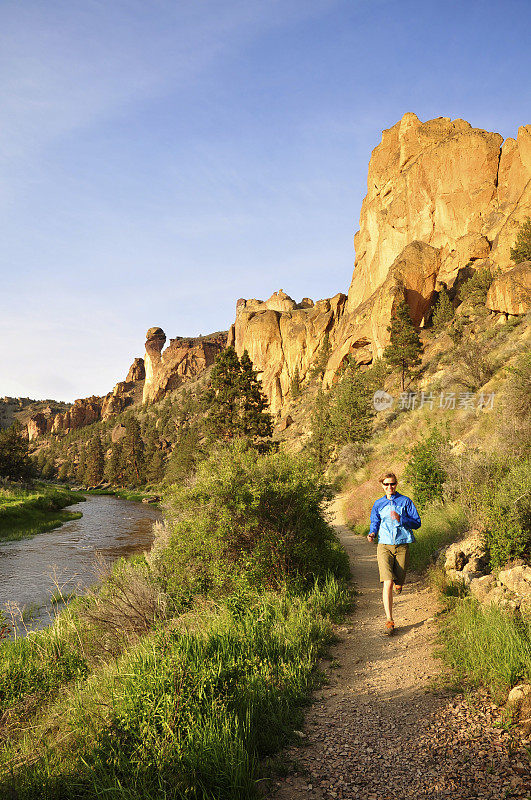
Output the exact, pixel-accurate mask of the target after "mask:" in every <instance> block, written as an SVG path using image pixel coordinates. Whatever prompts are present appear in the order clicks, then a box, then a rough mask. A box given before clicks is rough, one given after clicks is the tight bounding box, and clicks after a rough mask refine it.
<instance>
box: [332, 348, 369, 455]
mask: <svg viewBox="0 0 531 800" xmlns="http://www.w3.org/2000/svg"><path fill="white" fill-rule="evenodd" d="M376 388H378V387H377V386H376V385H374V382H373V380H372V376H371V373H370V371H368V372H366V373H362V372H361V371H360V369H359V366H358V365H357V364H355V363H352V364H349V366H348V367H347V368H346V370H345V371H344V373H343V375H342V376H341V378H340V380H339V382H338V383H337V384H336V386H335V387H334V389H333V390H332V393H331V400H330V408H329V424H330V437H331V439H332V441H333V442H334V443H335V444H338V445H344V444H361V443H363V442H366V441H367V440H368V439H369V438H370V436H371V433H372V420H373V417H374V414H375V410H374V405H373V396H374V391H375V389H376Z"/></svg>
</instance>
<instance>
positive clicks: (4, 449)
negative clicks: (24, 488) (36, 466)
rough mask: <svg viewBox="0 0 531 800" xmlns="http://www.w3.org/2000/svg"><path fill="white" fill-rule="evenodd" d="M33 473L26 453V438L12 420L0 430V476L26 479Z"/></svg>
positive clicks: (17, 423)
mask: <svg viewBox="0 0 531 800" xmlns="http://www.w3.org/2000/svg"><path fill="white" fill-rule="evenodd" d="M32 474H33V465H32V463H31V461H30V457H29V454H28V440H27V439H26V437H25V436H24V435H23V433H22V426H21V425H20V423H19V422H14V423H13V424H12V425H11V426H10V427H9V428H6V429H5V430H3V431H0V476H1V477H3V478H11V479H12V480H27V479H28V478H31V476H32Z"/></svg>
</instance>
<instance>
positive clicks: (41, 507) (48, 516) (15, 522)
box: [0, 484, 84, 541]
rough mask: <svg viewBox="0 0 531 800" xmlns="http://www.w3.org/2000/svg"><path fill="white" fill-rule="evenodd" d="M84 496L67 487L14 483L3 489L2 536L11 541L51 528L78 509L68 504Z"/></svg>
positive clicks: (76, 513)
mask: <svg viewBox="0 0 531 800" xmlns="http://www.w3.org/2000/svg"><path fill="white" fill-rule="evenodd" d="M82 500H84V497H83V495H82V494H79V493H77V492H71V491H70V490H68V489H64V488H58V487H55V486H47V485H45V484H35V486H34V487H32V488H31V489H23V488H20V487H17V486H14V485H11V486H8V487H6V488H2V489H0V540H1V541H10V540H14V539H22V538H23V537H25V536H33V535H35V534H36V533H43V532H44V531H49V530H52V529H53V528H57V527H58V526H59V525H62V524H63V522H67V521H68V520H71V519H79V518H80V517H81V516H82V514H81V512H79V511H64V510H63V509H64V508H65V507H66V506H70V505H72V504H74V503H79V502H81V501H82Z"/></svg>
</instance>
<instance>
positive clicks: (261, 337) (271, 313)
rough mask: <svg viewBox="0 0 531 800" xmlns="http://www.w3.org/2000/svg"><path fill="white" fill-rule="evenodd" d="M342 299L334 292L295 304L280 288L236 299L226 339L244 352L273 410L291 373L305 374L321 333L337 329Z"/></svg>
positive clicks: (284, 393) (240, 351) (312, 358)
mask: <svg viewBox="0 0 531 800" xmlns="http://www.w3.org/2000/svg"><path fill="white" fill-rule="evenodd" d="M346 299H347V298H346V296H345V295H344V294H337V295H336V296H335V297H333V298H332V299H330V300H319V302H318V303H315V304H313V302H312V301H311V300H309V299H308V298H305V299H304V300H303V301H302V302H301V303H299V304H297V303H295V301H294V300H292V298H291V297H288V295H287V294H285V293H284V292H282V291H279V292H275V293H274V294H273V295H272V296H271V297H270V298H269V300H266V301H265V302H262V301H260V300H239V301H238V303H237V306H236V322H235V323H234V325H233V326H232V327H231V330H230V331H229V340H228V344H229V345H230V344H233V345H234V346H235V348H236V352H237V353H238V355H242V353H243V351H244V350H247V351H248V353H249V356H250V358H251V361H252V362H253V366H254V368H255V369H256V370H257V371H258V372H259V375H260V378H261V381H262V387H263V389H264V392H265V394H266V395H267V397H268V399H269V403H270V407H271V410H272V411H273V412H277V411H279V410H280V408H281V406H282V402H283V399H284V397H285V396H286V395H287V394H288V392H289V390H290V386H291V381H292V380H293V377H294V375H295V372H296V371H298V373H299V377H300V379H301V380H304V378H305V377H306V376H307V374H308V372H309V370H310V368H311V366H312V364H313V363H314V362H315V359H316V357H317V355H318V353H319V350H320V348H321V345H322V343H323V339H324V337H325V334H326V333H327V332H328V334H329V336H330V334H331V333H332V332H333V331H335V330H336V328H337V325H338V322H339V320H340V319H341V316H342V314H343V309H344V306H345V301H346Z"/></svg>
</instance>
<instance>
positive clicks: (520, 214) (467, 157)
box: [229, 114, 531, 412]
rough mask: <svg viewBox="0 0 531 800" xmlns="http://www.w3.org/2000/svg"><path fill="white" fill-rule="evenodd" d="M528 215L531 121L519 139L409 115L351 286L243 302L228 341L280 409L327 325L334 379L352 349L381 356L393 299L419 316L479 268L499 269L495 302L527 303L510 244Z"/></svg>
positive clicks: (370, 205) (367, 219) (523, 271)
mask: <svg viewBox="0 0 531 800" xmlns="http://www.w3.org/2000/svg"><path fill="white" fill-rule="evenodd" d="M528 216H531V125H525V126H522V127H521V128H519V130H518V136H517V138H516V139H511V138H509V139H506V140H505V142H504V141H503V138H502V137H501V136H500V135H499V134H497V133H489V132H487V131H483V130H479V129H476V128H472V126H471V125H470V124H469V123H468V122H465V121H464V120H461V119H457V120H453V121H452V120H451V119H449V118H446V117H440V118H438V119H434V120H430V121H428V122H425V123H422V122H421V121H420V120H419V119H418V117H417V116H416V115H415V114H405V115H404V116H403V118H402V119H401V120H400V121H399V122H397V123H396V125H394V126H393V127H392V128H390V129H389V130H385V131H383V134H382V141H381V143H380V144H379V145H378V146H377V147H376V148H375V149H374V150H373V153H372V156H371V159H370V163H369V170H368V179H367V195H366V197H365V199H364V201H363V204H362V208H361V214H360V229H359V231H358V233H357V234H356V236H355V237H354V245H355V251H356V261H355V266H354V274H353V277H352V282H351V285H350V288H349V291H348V296H347V297H346V298H345V296H344V295H336V297H335V298H332V299H331V300H320V301H318V302H317V303H315V304H314V303H313V302H312V301H302V303H300V304H297V303H295V302H294V301H293V300H292V299H291V298H290V297H288V296H287V295H285V294H284V293H276V294H274V295H273V296H272V297H271V298H270V299H269V300H267V301H265V302H261V301H258V300H239V301H238V304H237V308H236V321H235V323H234V325H233V327H232V329H231V333H230V338H229V341H230V342H233V343H234V345H235V347H236V350H237V352H238V354H239V355H241V353H242V352H243V350H244V349H247V350H248V351H249V355H250V357H251V359H252V361H253V364H254V365H255V367H256V369H257V370H259V371H260V373H261V376H262V382H263V386H264V390H265V392H266V394H267V396H268V398H269V400H270V403H271V408H272V410H273V411H275V412H276V411H279V410H280V408H281V406H282V403H283V400H284V398H285V397H286V395H287V394H288V393H289V387H290V385H291V381H292V379H293V375H294V372H295V369H296V368H297V369H298V372H299V375H300V378H301V379H302V380H304V378H306V377H307V375H308V372H309V370H310V368H311V365H312V361H313V360H314V359H315V355H316V353H317V352H318V350H319V347H320V345H321V343H322V338H323V336H324V333H325V332H327V333H328V336H329V340H330V344H331V348H332V349H331V355H330V359H329V361H328V365H327V370H326V374H325V384H327V385H329V384H330V383H331V381H332V380H333V377H334V374H335V373H336V371H337V369H338V368H339V367H340V365H341V363H342V362H343V361H344V359H345V357H346V356H347V355H351V356H353V357H354V358H355V359H356V360H357V361H359V362H360V363H370V361H371V360H372V359H373V358H376V357H378V356H381V354H382V352H383V350H384V348H385V346H386V344H387V343H388V341H389V334H388V331H387V327H388V325H389V323H390V319H391V315H392V313H393V309H394V307H395V305H396V303H397V302H398V301H399V300H400V299H402V298H405V299H406V301H407V302H408V305H409V308H410V311H411V316H412V318H413V321H414V322H415V324H417V325H423V324H424V322H425V320H426V318H427V316H428V315H429V313H430V309H431V306H432V304H433V301H434V299H435V298H436V297H437V292H438V291H439V290H440V289H441V287H443V286H445V287H446V288H447V289H448V290H449V291H450V292H451V293H452V292H454V291H455V289H456V286H457V284H458V283H459V281H460V279H462V278H463V277H465V276H467V275H469V274H470V273H471V271H472V270H475V269H479V268H480V267H483V266H489V267H491V269H493V270H497V271H498V272H499V273H501V274H500V275H499V277H498V278H497V279H496V281H495V282H494V284H493V288H492V290H491V292H490V293H489V298H488V301H487V307H488V308H490V309H491V310H492V311H501V312H505V313H509V314H519V313H525V312H526V311H527V310H529V308H530V289H531V287H530V285H529V275H530V271H529V266H530V265H529V264H527V266H526V265H519V266H518V267H515V265H514V263H513V262H512V261H511V257H510V249H511V247H512V246H513V245H514V241H515V238H516V235H517V232H518V228H519V226H520V224H521V223H522V222H523V221H524V220H525V218H526V217H528Z"/></svg>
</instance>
